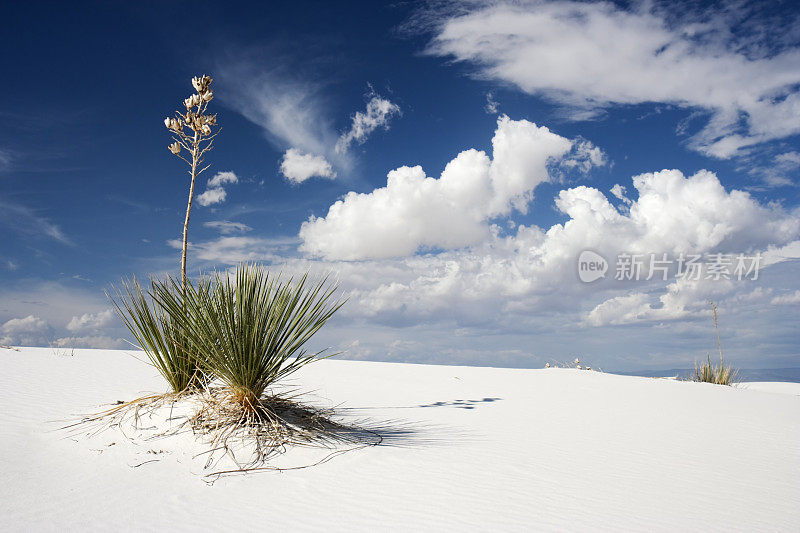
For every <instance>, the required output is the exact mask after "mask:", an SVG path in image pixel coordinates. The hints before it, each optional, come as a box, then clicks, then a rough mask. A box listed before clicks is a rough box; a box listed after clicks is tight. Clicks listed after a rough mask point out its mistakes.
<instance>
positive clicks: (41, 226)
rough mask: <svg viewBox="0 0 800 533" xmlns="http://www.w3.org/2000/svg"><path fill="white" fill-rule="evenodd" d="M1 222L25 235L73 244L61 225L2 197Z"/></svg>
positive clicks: (0, 205) (0, 207) (0, 202)
mask: <svg viewBox="0 0 800 533" xmlns="http://www.w3.org/2000/svg"><path fill="white" fill-rule="evenodd" d="M0 224H4V225H6V226H8V227H10V228H12V229H14V230H15V231H17V232H19V233H22V234H25V235H31V236H34V237H46V238H49V239H53V240H55V241H58V242H60V243H61V244H66V245H70V246H71V245H72V244H73V243H72V240H71V239H69V237H67V236H66V235H65V234H64V232H63V231H61V228H60V227H58V226H57V225H56V224H53V223H52V222H50V221H49V220H47V219H46V218H44V217H42V216H40V215H39V214H37V213H36V212H35V211H34V210H33V209H30V208H28V207H25V206H23V205H21V204H19V203H12V202H9V201H5V200H2V199H0Z"/></svg>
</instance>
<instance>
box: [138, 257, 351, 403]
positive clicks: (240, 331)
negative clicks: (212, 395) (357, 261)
mask: <svg viewBox="0 0 800 533" xmlns="http://www.w3.org/2000/svg"><path fill="white" fill-rule="evenodd" d="M177 287H178V283H177V281H175V280H174V279H172V278H168V280H167V281H166V282H163V283H155V284H154V285H153V291H154V293H153V294H154V298H155V299H156V300H157V301H158V302H159V304H160V305H161V306H162V307H163V308H164V310H165V311H166V312H167V313H168V314H169V315H170V316H171V317H172V318H173V319H174V320H176V321H178V322H179V323H181V324H180V327H182V328H183V330H184V331H186V333H187V335H188V336H189V337H190V342H191V344H192V345H193V346H196V347H197V350H198V353H200V354H202V356H201V357H200V364H201V366H203V369H204V370H205V371H206V372H207V373H209V374H213V375H214V376H215V377H216V378H218V379H219V380H220V381H221V382H222V383H223V384H224V386H225V387H226V388H227V389H228V391H229V393H230V398H231V400H232V401H233V402H234V403H236V404H238V405H239V406H241V408H242V409H243V410H244V411H246V412H254V411H256V410H257V409H258V406H259V405H260V402H261V400H262V397H263V396H264V394H265V392H266V391H267V389H268V388H269V387H270V386H272V385H273V384H275V383H276V382H278V381H279V380H281V379H282V378H284V377H286V376H288V375H289V374H291V373H293V372H295V371H297V370H299V369H300V368H302V367H303V366H305V365H307V364H309V363H311V362H313V361H316V360H318V359H321V358H323V357H326V356H323V352H324V350H323V351H321V352H307V351H306V350H305V349H304V348H303V347H304V345H305V344H306V343H307V342H308V340H309V339H310V338H311V337H312V336H313V335H314V334H315V333H316V332H317V331H319V329H320V328H321V327H322V326H323V325H324V324H325V323H326V322H327V321H328V320H329V319H330V317H331V316H332V315H333V314H334V313H335V312H336V311H337V310H338V309H339V308H340V307H341V306H342V305H343V303H344V302H342V301H337V300H334V298H333V295H334V293H335V291H336V289H337V287H336V286H335V285H331V284H329V283H328V281H327V278H323V279H321V280H319V281H317V282H309V280H308V274H306V275H303V276H302V277H301V278H300V279H297V280H295V279H292V278H289V279H281V277H280V276H275V275H270V274H269V273H268V272H267V271H266V270H265V269H264V267H263V266H260V265H254V264H244V265H241V266H239V267H238V268H237V269H236V272H235V273H234V274H232V275H228V274H226V273H223V274H220V273H215V274H214V275H213V277H212V279H211V281H210V282H209V289H208V290H202V289H201V290H198V289H196V288H194V286H193V285H192V284H188V285H186V286H184V287H185V289H184V290H181V291H179V290H177ZM187 321H189V322H187ZM184 322H187V323H185V324H184ZM332 355H333V354H332ZM329 356H330V355H328V356H327V357H329Z"/></svg>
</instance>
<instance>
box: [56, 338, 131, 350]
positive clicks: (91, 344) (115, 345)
mask: <svg viewBox="0 0 800 533" xmlns="http://www.w3.org/2000/svg"><path fill="white" fill-rule="evenodd" d="M53 344H55V345H56V346H58V347H59V348H96V349H100V350H118V349H121V348H131V347H132V346H131V345H130V344H129V343H127V342H125V341H124V340H123V339H118V338H114V337H109V336H107V335H87V336H79V337H60V338H58V339H56V341H55V342H54V343H53Z"/></svg>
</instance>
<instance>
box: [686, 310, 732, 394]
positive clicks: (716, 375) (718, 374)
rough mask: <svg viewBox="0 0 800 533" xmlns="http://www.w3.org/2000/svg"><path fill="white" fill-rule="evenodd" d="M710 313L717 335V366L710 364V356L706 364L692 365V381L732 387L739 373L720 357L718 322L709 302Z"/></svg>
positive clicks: (707, 357) (720, 345) (720, 343)
mask: <svg viewBox="0 0 800 533" xmlns="http://www.w3.org/2000/svg"><path fill="white" fill-rule="evenodd" d="M709 304H710V305H711V313H712V316H713V317H714V331H715V332H716V334H717V348H718V349H719V365H714V364H712V363H711V355H710V354H707V355H706V362H705V363H703V364H702V365H700V366H698V365H697V363H695V365H694V376H693V377H692V381H700V382H703V383H714V384H716V385H733V384H734V383H736V382H737V381H738V375H739V371H738V370H737V369H735V368H734V367H732V366H731V365H729V364H726V363H725V361H724V359H723V357H722V342H721V341H720V338H719V321H718V317H717V305H716V304H715V303H714V302H709Z"/></svg>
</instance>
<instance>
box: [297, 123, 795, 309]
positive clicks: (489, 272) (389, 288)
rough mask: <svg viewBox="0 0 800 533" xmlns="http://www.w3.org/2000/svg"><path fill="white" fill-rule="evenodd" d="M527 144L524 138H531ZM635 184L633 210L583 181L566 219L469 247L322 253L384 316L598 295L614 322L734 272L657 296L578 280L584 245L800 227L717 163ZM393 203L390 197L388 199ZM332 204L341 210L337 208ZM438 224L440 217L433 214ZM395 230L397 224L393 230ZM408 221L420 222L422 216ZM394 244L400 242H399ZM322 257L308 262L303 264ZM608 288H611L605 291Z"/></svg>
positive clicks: (721, 287) (360, 304)
mask: <svg viewBox="0 0 800 533" xmlns="http://www.w3.org/2000/svg"><path fill="white" fill-rule="evenodd" d="M529 127H533V125H530V126H529ZM551 135H552V134H551ZM519 148H520V149H521V150H525V149H526V147H525V146H524V145H519ZM465 153H470V152H465ZM472 156H473V157H477V156H476V155H475V154H472ZM461 157H463V154H462V155H461V156H459V158H461ZM458 160H459V159H458V158H457V159H456V161H458ZM486 164H488V163H486ZM472 168H476V166H475V165H472ZM477 168H480V167H477ZM409 170H411V169H409ZM427 179H428V180H430V181H431V182H436V181H438V180H433V179H431V178H427ZM441 179H444V178H441ZM390 187H391V186H390ZM633 187H634V188H635V189H636V191H637V192H638V198H637V199H635V200H631V205H630V206H629V208H628V209H626V210H625V212H621V211H620V210H618V209H616V208H615V207H614V206H613V205H612V204H611V203H610V202H609V200H608V198H607V197H606V196H604V195H603V194H602V193H601V192H600V191H599V190H597V189H594V188H590V187H584V186H580V187H574V188H570V189H565V190H563V191H561V192H560V193H559V195H558V197H557V199H556V206H557V208H558V210H559V211H561V212H562V213H563V214H565V215H567V216H568V220H567V221H566V222H564V223H563V224H555V225H553V226H552V227H550V228H549V229H547V230H543V229H540V228H537V227H526V226H519V227H518V228H517V231H516V234H514V235H511V236H509V237H501V236H499V235H498V234H497V233H496V231H497V230H496V229H495V230H494V231H488V232H487V234H486V235H485V236H484V238H483V239H481V240H478V241H476V242H473V243H472V244H471V245H470V246H469V247H467V248H463V249H459V250H452V251H441V252H438V253H432V254H427V255H422V256H412V257H406V258H404V259H396V260H389V261H387V260H384V261H362V262H355V263H352V262H333V263H331V262H321V263H316V264H317V266H318V267H321V266H322V267H325V268H331V269H334V270H336V271H338V272H340V275H341V279H342V280H348V283H349V284H350V285H351V288H352V289H353V292H352V296H351V302H355V305H352V306H350V307H351V308H352V309H354V310H355V311H353V312H355V313H356V314H357V315H359V316H366V317H373V318H374V319H376V320H380V321H388V322H392V323H404V322H406V321H407V322H409V323H418V322H419V321H427V320H436V319H444V317H447V319H455V318H457V319H458V320H463V321H466V322H470V321H472V320H475V321H476V322H481V321H482V322H483V323H484V324H485V323H486V317H487V316H496V317H505V318H500V320H509V318H508V317H509V316H516V315H517V314H519V313H522V314H524V315H530V316H534V315H542V314H544V315H550V316H552V315H553V314H556V313H559V312H566V313H577V312H579V310H580V309H581V308H582V307H583V306H584V305H585V304H586V303H588V302H591V301H595V302H596V303H594V304H593V305H592V307H590V308H589V311H591V309H593V308H594V307H597V306H598V305H599V304H601V303H602V302H604V301H607V300H610V302H609V303H608V304H606V305H605V306H602V307H600V308H599V309H598V310H597V311H596V312H595V313H594V315H593V319H592V320H591V322H594V323H596V324H601V323H610V322H609V321H608V320H607V319H606V318H604V317H607V316H609V313H610V311H611V308H612V307H613V308H614V310H617V311H620V312H621V313H622V315H623V318H615V319H614V321H615V322H617V323H622V322H626V321H627V320H628V319H630V318H632V317H633V318H635V317H639V318H641V319H643V320H674V319H677V318H682V317H687V316H691V315H692V314H693V313H696V312H697V310H698V309H701V308H702V307H703V306H704V305H705V302H706V301H707V299H708V298H709V297H711V296H714V297H716V296H715V295H719V294H725V293H727V292H729V291H731V290H733V289H732V287H733V285H732V283H733V282H727V283H724V282H708V283H705V282H699V283H692V282H690V281H684V280H681V281H674V282H671V283H669V284H668V283H665V282H662V283H661V284H660V286H661V287H662V288H663V289H664V291H665V292H664V294H663V295H662V296H660V297H658V298H656V299H654V300H653V301H652V302H651V300H650V299H649V298H648V299H647V300H645V296H641V295H635V296H630V294H631V292H632V291H631V285H630V284H625V283H621V282H620V283H619V284H618V285H613V283H617V282H615V281H614V280H608V281H609V282H610V283H612V285H611V286H609V285H608V284H603V283H602V282H601V283H598V284H594V285H587V284H583V283H580V282H579V281H578V278H577V274H576V264H577V258H578V256H579V255H580V252H581V251H583V250H586V249H591V250H595V251H597V252H598V253H600V254H601V255H603V256H604V257H606V258H607V259H609V260H612V269H613V258H615V257H616V256H617V255H618V254H619V253H622V252H627V253H638V254H650V253H654V254H663V253H666V254H668V255H669V256H670V257H672V258H676V257H678V255H679V254H680V253H682V252H683V253H700V254H702V253H707V252H717V251H720V252H726V253H752V252H754V251H756V250H766V249H768V248H770V247H773V248H774V247H776V246H783V248H781V250H784V252H785V253H789V252H786V250H789V249H790V248H791V246H784V245H786V244H787V243H792V242H795V241H796V240H797V239H798V237H800V219H798V217H797V216H794V215H792V214H790V213H787V212H786V211H784V210H783V209H782V208H780V207H779V206H777V205H762V204H759V202H758V201H756V200H755V199H754V198H752V197H751V196H750V195H749V194H747V193H745V192H742V191H737V190H733V191H726V190H725V189H724V187H722V185H721V184H720V182H719V180H718V179H717V178H716V176H715V175H714V174H712V173H710V172H707V171H700V172H698V173H696V174H694V175H693V176H690V177H685V176H684V175H683V174H682V173H681V172H679V171H677V170H665V171H661V172H656V173H649V174H642V175H640V176H636V177H634V178H633ZM379 190H382V189H379ZM366 196H368V197H369V195H366ZM370 198H371V197H370ZM336 205H339V206H340V207H339V209H343V207H341V206H344V205H348V204H347V203H346V202H344V203H339V204H335V206H336ZM351 205H358V204H351ZM385 205H390V204H388V203H387V204H381V206H385ZM391 205H394V204H391ZM335 206H334V207H335ZM333 212H334V214H335V216H334V218H336V217H337V216H339V215H338V214H336V211H335V210H333ZM367 212H371V209H368V210H367ZM448 214H449V213H448ZM348 216H349V215H348ZM411 220H413V219H411ZM373 226H374V224H373ZM431 226H432V227H433V228H436V224H435V223H433V224H432V225H431ZM394 231H396V229H395V228H394V227H390V228H389V232H388V233H386V234H384V235H385V236H386V235H391V234H392V233H391V232H394ZM408 231H409V232H412V233H413V232H414V231H415V228H414V227H413V225H412V226H411V227H410V228H408ZM376 233H377V232H376ZM301 237H302V233H301ZM359 238H360V237H359V236H356V239H359ZM369 238H370V239H373V240H372V241H370V242H371V243H375V244H372V246H378V245H379V244H380V243H382V242H384V241H387V240H389V241H391V240H393V239H392V238H391V237H388V236H386V237H385V238H384V239H383V240H382V239H380V238H379V235H377V234H372V233H371V234H370V235H369ZM413 244H416V243H415V242H414V241H412V245H407V246H406V249H405V251H409V250H410V251H411V252H413ZM445 244H446V243H440V244H439V246H440V247H445V246H444V245H445ZM365 249H366V250H368V251H372V250H373V249H372V248H369V247H366V248H365ZM350 250H351V249H348V248H346V247H345V248H339V249H337V252H338V253H339V256H340V257H343V258H345V259H350V258H351V256H348V255H347V252H350ZM378 250H379V251H380V250H381V249H380V248H379V249H378ZM391 250H392V251H393V252H396V251H397V247H394V248H392V249H391ZM784 252H781V253H784ZM350 253H352V254H353V255H355V252H350ZM775 253H777V252H775ZM373 254H374V255H377V254H375V253H374V252H373ZM329 255H330V254H329ZM387 255H389V254H384V257H385V256H387ZM784 255H785V254H784ZM379 257H380V256H379ZM766 263H767V261H766V258H765V264H766ZM314 264H315V263H313V262H307V263H300V264H298V270H304V269H306V268H308V267H309V266H313V265H314ZM773 264H775V262H774V261H773ZM611 274H612V276H613V271H612V273H611ZM739 283H740V286H741V287H746V286H747V284H746V283H745V282H739ZM657 287H658V285H657V286H656V288H657ZM609 292H610V296H605V295H606V294H608V293H609ZM633 292H642V291H633ZM620 293H621V294H620ZM626 295H627V297H626ZM620 297H621V298H620ZM598 299H600V301H599V302H598V301H597V300H598ZM626 317H627V318H626Z"/></svg>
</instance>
